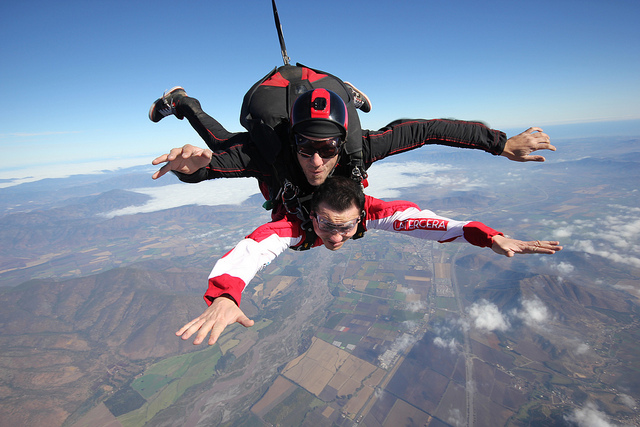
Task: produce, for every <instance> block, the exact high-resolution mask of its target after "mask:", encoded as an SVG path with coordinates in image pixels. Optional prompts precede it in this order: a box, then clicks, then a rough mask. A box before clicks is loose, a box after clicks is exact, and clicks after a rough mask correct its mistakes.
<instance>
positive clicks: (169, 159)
mask: <svg viewBox="0 0 640 427" xmlns="http://www.w3.org/2000/svg"><path fill="white" fill-rule="evenodd" d="M212 156H213V153H212V152H211V150H209V149H208V148H199V147H195V146H193V145H189V144H187V145H185V146H184V147H181V148H173V149H171V151H170V152H169V154H163V155H162V156H160V157H157V158H155V159H153V161H152V162H151V164H152V165H159V164H161V163H165V165H164V166H162V167H161V168H160V169H159V170H158V171H157V172H156V173H154V174H153V176H152V178H153V179H158V178H160V177H161V176H162V175H164V174H166V173H167V172H169V171H176V172H181V173H184V174H187V175H191V174H192V173H195V172H197V171H198V170H199V169H201V168H203V167H205V166H207V165H208V164H209V163H210V162H211V157H212Z"/></svg>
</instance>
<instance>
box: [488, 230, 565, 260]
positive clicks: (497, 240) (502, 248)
mask: <svg viewBox="0 0 640 427" xmlns="http://www.w3.org/2000/svg"><path fill="white" fill-rule="evenodd" d="M559 245H560V242H554V241H550V240H536V241H533V242H523V241H522V240H516V239H512V238H510V237H505V236H500V235H497V236H493V245H492V246H491V249H493V251H494V252H495V253H497V254H500V255H504V256H507V257H512V256H514V255H515V254H548V255H553V254H555V253H556V252H558V251H561V250H562V246H559Z"/></svg>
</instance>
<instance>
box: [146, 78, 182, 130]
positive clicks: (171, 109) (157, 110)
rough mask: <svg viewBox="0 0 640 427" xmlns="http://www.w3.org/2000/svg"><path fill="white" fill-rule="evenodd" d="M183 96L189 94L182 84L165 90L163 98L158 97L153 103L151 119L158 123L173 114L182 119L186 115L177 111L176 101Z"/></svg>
mask: <svg viewBox="0 0 640 427" xmlns="http://www.w3.org/2000/svg"><path fill="white" fill-rule="evenodd" d="M183 96H187V92H185V91H184V89H183V88H181V87H180V86H176V87H174V88H173V89H171V90H169V91H167V92H165V93H164V95H162V98H158V99H156V101H155V102H154V103H153V105H151V108H150V109H149V119H150V120H151V121H152V122H154V123H158V122H159V121H160V120H162V119H164V118H165V117H167V116H170V115H172V114H173V115H175V116H176V117H177V118H179V119H180V120H182V119H183V118H184V117H183V116H182V115H179V114H178V113H177V112H176V103H177V102H178V101H179V100H180V98H182V97H183Z"/></svg>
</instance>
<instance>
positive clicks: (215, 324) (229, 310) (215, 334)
mask: <svg viewBox="0 0 640 427" xmlns="http://www.w3.org/2000/svg"><path fill="white" fill-rule="evenodd" d="M236 322H238V323H240V324H241V325H242V326H244V327H246V328H248V327H250V326H253V323H254V322H253V320H251V319H249V318H248V317H247V316H245V314H244V312H243V311H242V310H240V308H239V307H238V306H237V305H236V303H235V302H233V301H231V300H230V299H229V298H225V297H218V298H216V299H215V300H213V302H212V303H211V305H210V306H209V307H208V308H207V309H206V310H205V311H204V313H202V314H201V315H200V316H198V317H196V318H195V319H193V320H192V321H191V322H189V323H187V324H186V325H184V326H183V327H182V328H180V329H179V330H178V331H177V332H176V335H177V336H179V337H182V339H183V340H188V339H189V338H191V336H192V335H193V334H194V333H197V334H196V338H195V339H194V340H193V345H198V344H201V343H202V342H203V341H204V339H205V338H206V336H207V334H209V333H211V336H210V337H209V345H213V344H215V343H216V341H218V338H219V337H220V334H222V331H224V328H226V327H227V326H229V325H231V324H232V323H236Z"/></svg>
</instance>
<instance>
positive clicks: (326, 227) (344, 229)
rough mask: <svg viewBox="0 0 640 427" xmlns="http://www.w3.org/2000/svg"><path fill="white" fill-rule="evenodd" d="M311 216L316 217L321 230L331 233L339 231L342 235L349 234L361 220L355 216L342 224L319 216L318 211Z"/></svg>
mask: <svg viewBox="0 0 640 427" xmlns="http://www.w3.org/2000/svg"><path fill="white" fill-rule="evenodd" d="M310 216H311V217H312V218H315V220H316V222H317V223H318V228H319V229H320V231H326V232H328V233H331V234H333V233H338V234H340V235H342V236H346V235H347V234H349V232H350V231H351V230H353V229H354V228H355V226H356V225H358V223H359V222H360V218H355V219H352V220H351V221H347V222H345V223H342V224H334V223H332V222H329V221H327V220H326V219H324V218H321V217H319V216H318V214H316V213H312V214H311V215H310Z"/></svg>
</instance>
